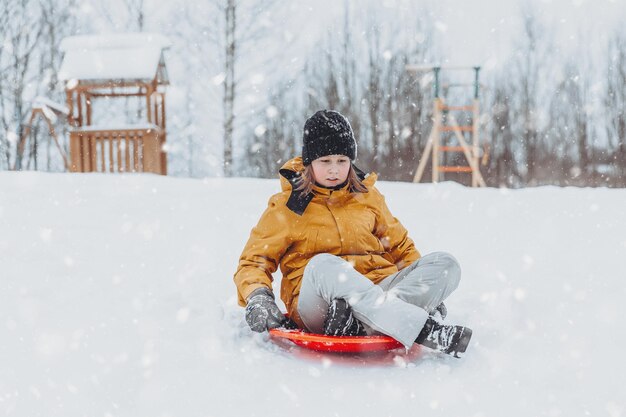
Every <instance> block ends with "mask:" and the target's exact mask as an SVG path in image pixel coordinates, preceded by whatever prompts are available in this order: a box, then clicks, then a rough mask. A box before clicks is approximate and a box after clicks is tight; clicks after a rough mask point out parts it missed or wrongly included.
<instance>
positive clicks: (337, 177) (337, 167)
mask: <svg viewBox="0 0 626 417" xmlns="http://www.w3.org/2000/svg"><path fill="white" fill-rule="evenodd" d="M311 166H312V167H313V176H314V177H315V181H317V183H318V184H321V185H323V186H324V187H334V186H336V185H339V184H343V183H344V182H345V181H346V180H347V179H348V173H349V172H350V158H348V157H347V156H345V155H328V156H322V157H321V158H317V159H316V160H314V161H313V162H311Z"/></svg>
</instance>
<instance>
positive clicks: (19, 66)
mask: <svg viewBox="0 0 626 417" xmlns="http://www.w3.org/2000/svg"><path fill="white" fill-rule="evenodd" d="M1 13H2V14H3V15H5V14H6V15H7V18H6V21H5V24H4V25H3V26H2V29H0V30H2V33H1V34H2V38H3V39H5V43H4V47H7V46H8V48H7V49H8V50H7V51H5V52H4V53H3V54H2V56H1V58H2V60H1V61H0V69H1V70H2V71H1V73H2V78H1V79H0V108H2V114H1V115H0V121H1V123H2V128H3V130H4V132H7V133H9V134H11V135H12V136H13V138H14V139H15V140H17V139H18V138H20V137H21V136H22V134H23V131H24V126H23V120H24V119H25V117H26V115H27V113H28V111H29V110H30V108H29V106H28V105H27V101H28V97H26V94H25V89H26V86H27V85H28V83H30V82H31V81H32V80H33V78H34V77H35V76H36V74H34V73H33V68H34V65H36V61H35V57H36V47H37V45H38V41H39V39H40V37H41V34H42V28H43V26H42V25H41V17H40V15H39V13H40V10H39V8H38V7H37V4H36V3H35V2H34V1H33V0H19V1H15V2H8V3H3V5H2V9H1ZM25 28H28V30H25ZM4 142H5V149H4V157H5V163H6V165H7V166H11V149H10V148H11V146H10V141H8V140H6V139H5V141H4ZM21 162H22V161H21V155H17V156H16V161H15V165H16V167H17V168H18V169H19V168H20V167H21Z"/></svg>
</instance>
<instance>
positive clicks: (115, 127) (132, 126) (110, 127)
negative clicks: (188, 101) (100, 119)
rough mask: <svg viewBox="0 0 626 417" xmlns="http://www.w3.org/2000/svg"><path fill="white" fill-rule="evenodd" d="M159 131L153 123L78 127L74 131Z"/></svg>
mask: <svg viewBox="0 0 626 417" xmlns="http://www.w3.org/2000/svg"><path fill="white" fill-rule="evenodd" d="M153 129H161V128H160V127H159V126H157V125H155V124H154V123H134V124H133V123H118V124H115V123H109V124H106V125H90V126H80V127H77V128H75V129H74V131H77V132H100V131H103V130H153Z"/></svg>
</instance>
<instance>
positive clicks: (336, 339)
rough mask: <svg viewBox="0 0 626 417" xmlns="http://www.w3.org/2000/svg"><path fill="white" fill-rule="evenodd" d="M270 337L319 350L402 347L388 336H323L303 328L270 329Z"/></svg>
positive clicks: (369, 350)
mask: <svg viewBox="0 0 626 417" xmlns="http://www.w3.org/2000/svg"><path fill="white" fill-rule="evenodd" d="M269 333H270V337H271V338H275V339H286V340H289V341H291V342H293V343H295V344H296V345H298V346H301V347H303V348H306V349H311V350H316V351H320V352H336V353H365V352H384V351H388V350H392V349H397V348H401V347H403V345H402V343H400V342H398V341H397V340H396V339H394V338H392V337H389V336H325V335H322V334H316V333H306V332H304V331H303V330H286V329H280V328H278V329H271V330H270V332H269Z"/></svg>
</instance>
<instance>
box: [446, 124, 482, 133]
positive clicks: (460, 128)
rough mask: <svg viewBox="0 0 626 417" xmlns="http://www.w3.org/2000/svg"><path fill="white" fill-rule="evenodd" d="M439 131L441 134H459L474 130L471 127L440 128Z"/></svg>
mask: <svg viewBox="0 0 626 417" xmlns="http://www.w3.org/2000/svg"><path fill="white" fill-rule="evenodd" d="M439 129H441V131H442V132H454V131H455V130H460V131H461V132H471V131H472V130H474V127H473V126H470V125H468V126H441V127H440V128H439Z"/></svg>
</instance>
